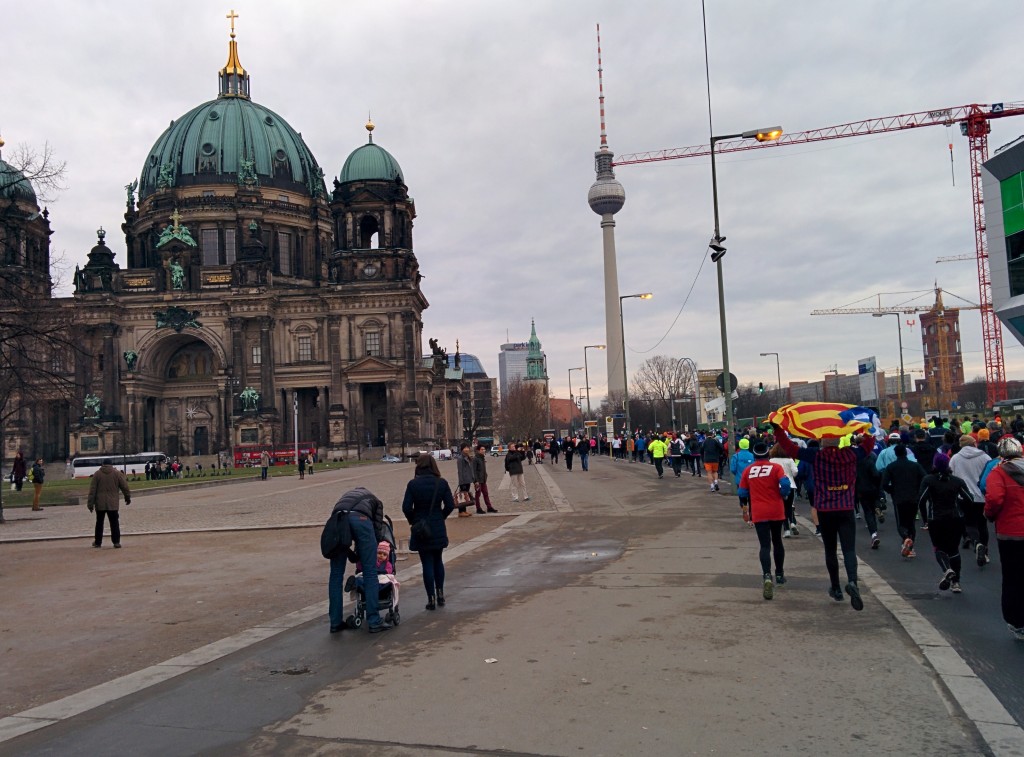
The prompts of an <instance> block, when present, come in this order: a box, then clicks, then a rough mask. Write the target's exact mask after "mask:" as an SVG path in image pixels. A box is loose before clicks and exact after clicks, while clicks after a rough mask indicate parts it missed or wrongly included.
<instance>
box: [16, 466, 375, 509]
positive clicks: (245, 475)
mask: <svg viewBox="0 0 1024 757" xmlns="http://www.w3.org/2000/svg"><path fill="white" fill-rule="evenodd" d="M375 462H376V461H375ZM365 464H366V461H355V460H353V461H351V462H348V463H342V462H338V463H334V462H324V463H317V464H316V470H317V471H324V470H337V469H338V468H346V467H351V466H352V465H365ZM46 468H47V471H46V472H47V477H46V483H45V484H43V494H42V497H41V498H40V500H39V504H41V505H67V504H78V497H84V496H86V495H88V494H89V479H88V478H76V479H67V478H63V474H64V471H63V466H62V465H60V464H58V463H53V464H51V465H48V466H46ZM218 473H220V472H219V471H218ZM259 475H260V469H259V468H232V469H231V473H230V474H227V473H226V472H224V475H216V476H214V475H211V474H210V473H209V472H208V473H207V474H206V475H205V476H196V475H195V474H194V473H193V475H192V476H191V477H190V478H167V479H161V480H159V481H147V480H146V479H145V476H143V475H142V474H141V473H140V474H138V475H135V476H132V475H131V474H130V473H129V475H128V483H129V485H130V486H131V488H132V491H139V490H143V489H162V488H164V487H167V486H189V485H197V484H204V483H209V482H210V481H224V482H225V483H226V482H228V481H249V480H251V479H254V478H256V477H257V476H259ZM270 475H271V476H274V477H277V476H295V475H298V470H297V469H296V467H295V466H294V465H280V466H274V467H272V468H271V469H270ZM10 486H11V485H10V483H9V482H4V484H3V492H2V495H0V496H2V497H3V506H4V507H31V506H32V498H33V496H34V494H35V489H34V487H33V486H32V484H30V483H29V482H28V481H25V483H24V485H23V486H22V489H21V491H20V492H16V491H12V490H11V488H10Z"/></svg>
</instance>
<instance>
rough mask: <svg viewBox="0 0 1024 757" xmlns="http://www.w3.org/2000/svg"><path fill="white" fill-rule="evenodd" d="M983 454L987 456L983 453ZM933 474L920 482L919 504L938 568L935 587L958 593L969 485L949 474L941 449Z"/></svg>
mask: <svg viewBox="0 0 1024 757" xmlns="http://www.w3.org/2000/svg"><path fill="white" fill-rule="evenodd" d="M986 457H987V456H986ZM932 469H933V470H934V472H933V473H929V474H928V475H927V476H925V477H924V480H923V481H922V482H921V506H922V507H924V509H925V511H926V512H927V513H928V537H929V538H930V539H931V541H932V550H933V551H934V552H935V561H936V562H938V564H939V567H940V568H941V569H942V579H941V580H940V581H939V590H940V591H947V590H948V589H952V590H953V593H954V594H959V593H960V537H962V536H963V533H964V512H965V510H964V508H965V507H967V506H969V505H970V504H971V503H972V502H973V501H974V496H973V494H972V493H971V490H970V488H969V486H968V485H967V484H966V483H965V482H964V480H963V479H962V478H959V477H958V476H956V475H954V474H953V471H952V469H951V466H950V459H949V458H948V457H946V456H945V455H943V454H942V453H941V452H940V453H938V454H937V455H935V458H934V459H933V460H932Z"/></svg>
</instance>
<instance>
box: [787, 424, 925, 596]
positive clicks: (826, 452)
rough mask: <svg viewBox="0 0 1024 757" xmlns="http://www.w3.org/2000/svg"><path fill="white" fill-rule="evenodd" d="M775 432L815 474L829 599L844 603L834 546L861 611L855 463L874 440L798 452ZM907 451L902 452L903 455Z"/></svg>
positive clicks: (829, 443) (824, 443) (826, 442)
mask: <svg viewBox="0 0 1024 757" xmlns="http://www.w3.org/2000/svg"><path fill="white" fill-rule="evenodd" d="M772 425H773V426H774V428H775V441H776V442H778V444H779V446H781V447H782V450H783V451H784V452H785V453H786V454H787V455H789V456H790V457H792V458H794V459H799V460H805V461H807V462H808V463H810V465H811V469H812V470H813V472H814V486H815V498H814V507H815V509H816V510H817V512H818V525H819V527H820V529H821V542H822V544H823V545H824V547H825V568H826V569H827V570H828V576H829V579H830V581H831V585H830V586H829V590H828V593H829V596H831V597H832V598H833V599H834V600H836V601H837V602H841V601H842V600H843V589H842V588H840V585H839V560H838V559H837V557H836V542H837V540H838V542H839V546H840V547H841V549H842V551H843V564H844V566H845V568H846V587H845V590H846V593H847V594H848V595H849V597H850V606H851V607H853V609H854V610H863V609H864V600H863V599H861V596H860V587H859V585H858V583H857V552H856V545H857V521H856V519H855V518H854V515H853V508H854V503H855V493H856V485H857V462H858V461H859V460H860V459H861V458H863V457H865V456H866V455H867V453H868V452H870V451H871V449H872V448H873V447H874V442H875V440H874V438H873V437H872V436H871V435H869V434H865V435H864V437H863V438H862V440H861V443H860V445H858V446H856V447H853V446H850V447H840V446H839V440H838V439H822V440H821V446H820V447H812V446H810V445H808V446H807V447H805V448H803V449H801V448H800V447H799V446H797V445H796V443H795V442H793V440H792V439H790V438H789V437H788V436H787V435H786V432H785V431H784V430H783V429H782V427H781V426H778V425H776V424H772ZM905 451H906V448H904V452H905Z"/></svg>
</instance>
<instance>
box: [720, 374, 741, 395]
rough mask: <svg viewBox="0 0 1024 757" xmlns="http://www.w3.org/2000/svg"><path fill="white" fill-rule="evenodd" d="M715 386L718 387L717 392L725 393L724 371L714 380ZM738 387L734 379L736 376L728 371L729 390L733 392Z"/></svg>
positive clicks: (737, 382)
mask: <svg viewBox="0 0 1024 757" xmlns="http://www.w3.org/2000/svg"><path fill="white" fill-rule="evenodd" d="M715 386H717V387H718V391H720V392H724V391H725V371H722V372H721V373H719V374H718V378H716V379H715ZM738 386H739V381H738V380H737V379H736V374H735V373H733V372H732V371H729V388H730V389H732V390H733V391H735V390H736V388H737V387H738Z"/></svg>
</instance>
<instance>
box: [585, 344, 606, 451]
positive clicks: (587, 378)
mask: <svg viewBox="0 0 1024 757" xmlns="http://www.w3.org/2000/svg"><path fill="white" fill-rule="evenodd" d="M605 349H608V347H607V345H604V344H588V345H585V346H584V347H583V380H584V381H586V382H587V420H590V414H591V413H590V370H589V369H588V367H587V350H605ZM587 436H590V434H589V432H588V433H587Z"/></svg>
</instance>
